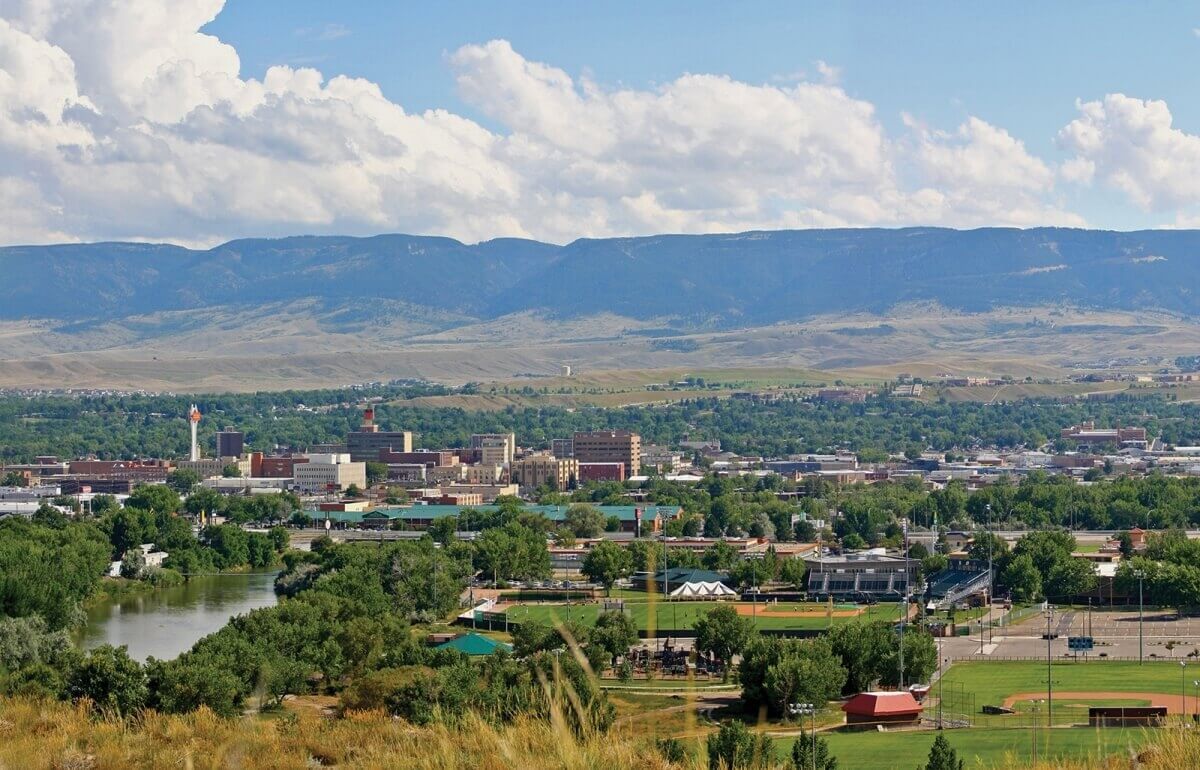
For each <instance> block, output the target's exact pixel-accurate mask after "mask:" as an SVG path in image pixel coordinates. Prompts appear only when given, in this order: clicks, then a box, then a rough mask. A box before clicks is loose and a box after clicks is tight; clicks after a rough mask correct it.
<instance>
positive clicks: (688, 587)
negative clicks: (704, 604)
mask: <svg viewBox="0 0 1200 770" xmlns="http://www.w3.org/2000/svg"><path fill="white" fill-rule="evenodd" d="M671 596H673V597H674V598H676V599H693V598H695V599H710V598H712V597H714V596H717V597H721V596H737V592H735V591H734V590H733V589H732V588H730V587H729V586H727V585H725V584H724V583H721V582H718V581H715V580H714V581H712V582H703V581H701V582H696V583H683V584H681V585H680V586H679V587H678V588H676V589H675V590H674V591H671Z"/></svg>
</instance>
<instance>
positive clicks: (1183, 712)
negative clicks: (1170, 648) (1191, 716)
mask: <svg viewBox="0 0 1200 770" xmlns="http://www.w3.org/2000/svg"><path fill="white" fill-rule="evenodd" d="M1185 671H1187V661H1186V660H1181V661H1179V700H1180V701H1182V706H1181V707H1180V709H1179V728H1180V729H1183V728H1184V727H1186V726H1187V682H1186V681H1185V679H1184V676H1183V674H1184V672H1185Z"/></svg>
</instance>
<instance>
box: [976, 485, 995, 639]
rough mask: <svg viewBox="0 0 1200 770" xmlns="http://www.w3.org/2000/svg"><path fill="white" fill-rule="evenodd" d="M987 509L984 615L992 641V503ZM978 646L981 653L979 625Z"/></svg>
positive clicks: (981, 637)
mask: <svg viewBox="0 0 1200 770" xmlns="http://www.w3.org/2000/svg"><path fill="white" fill-rule="evenodd" d="M986 510H987V529H988V590H987V615H985V616H984V617H985V618H986V620H987V624H988V641H989V642H991V641H992V589H993V581H992V546H993V545H994V543H993V542H992V504H991V503H988V504H987V506H986ZM979 646H980V654H982V653H983V626H980V627H979Z"/></svg>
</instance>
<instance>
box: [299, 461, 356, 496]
mask: <svg viewBox="0 0 1200 770" xmlns="http://www.w3.org/2000/svg"><path fill="white" fill-rule="evenodd" d="M293 472H294V473H295V474H296V476H295V480H294V483H293V487H294V488H295V490H296V491H297V492H300V493H302V494H309V495H316V494H321V493H324V492H342V491H344V490H346V489H347V488H349V486H350V485H351V484H353V485H355V486H356V487H358V488H359V489H366V488H367V464H366V463H362V462H352V461H351V460H350V455H349V454H310V455H308V462H306V463H297V464H296V466H295V468H294V470H293Z"/></svg>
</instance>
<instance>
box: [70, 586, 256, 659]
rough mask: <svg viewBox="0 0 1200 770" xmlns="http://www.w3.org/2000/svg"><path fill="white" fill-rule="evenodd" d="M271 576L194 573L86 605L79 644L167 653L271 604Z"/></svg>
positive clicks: (141, 654) (136, 653)
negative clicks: (141, 591)
mask: <svg viewBox="0 0 1200 770" xmlns="http://www.w3.org/2000/svg"><path fill="white" fill-rule="evenodd" d="M275 575H276V573H275V572H249V573H235V574H230V575H207V576H204V577H194V578H192V579H191V580H190V581H188V582H187V583H186V584H184V585H181V586H175V587H173V588H164V589H160V590H158V591H154V592H153V593H146V594H142V595H139V596H134V597H130V598H126V599H121V600H119V601H108V602H104V603H103V604H98V605H96V606H94V607H92V608H91V609H90V610H88V614H87V615H88V619H87V626H86V627H85V628H84V629H83V631H82V632H81V633H80V634H79V643H80V644H81V645H82V646H83V647H84V648H86V649H90V648H92V647H96V646H99V645H101V644H111V645H114V646H119V645H122V644H124V645H127V646H128V647H129V654H130V656H131V657H133V658H136V659H138V660H145V659H146V658H147V657H149V656H151V655H153V656H154V657H156V658H173V657H175V656H176V655H178V654H179V653H181V652H184V651H186V650H188V649H190V648H191V646H192V645H193V644H195V643H196V641H197V640H199V639H200V638H202V637H204V636H207V635H209V634H211V633H212V632H214V631H216V630H218V629H220V628H221V627H222V626H224V625H225V624H226V623H227V622H229V619H230V618H231V617H233V616H234V615H241V614H243V613H246V612H249V611H250V610H253V609H257V608H259V607H270V606H272V605H274V604H275V591H274V589H273V586H274V582H275Z"/></svg>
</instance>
